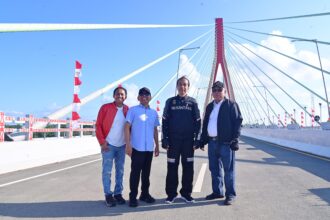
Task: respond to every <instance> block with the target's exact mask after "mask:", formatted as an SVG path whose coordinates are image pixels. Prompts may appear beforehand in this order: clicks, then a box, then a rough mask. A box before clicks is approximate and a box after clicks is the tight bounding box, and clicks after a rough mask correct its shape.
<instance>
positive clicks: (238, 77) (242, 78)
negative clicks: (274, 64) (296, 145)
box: [229, 57, 270, 124]
mask: <svg viewBox="0 0 330 220" xmlns="http://www.w3.org/2000/svg"><path fill="white" fill-rule="evenodd" d="M229 61H230V62H231V65H232V67H233V68H234V69H235V73H236V74H232V75H231V76H233V77H236V79H237V80H238V82H240V83H241V85H242V87H244V89H245V91H246V93H247V95H248V96H249V97H250V99H251V101H252V100H253V99H252V98H251V96H250V92H252V95H253V96H254V97H257V96H256V95H255V93H254V91H253V90H252V88H251V87H249V89H250V92H249V91H248V89H247V88H246V87H245V86H244V82H245V84H246V85H248V84H249V83H248V82H247V81H246V80H245V78H244V77H241V75H242V74H239V73H238V72H239V71H238V68H236V67H237V66H236V65H235V64H233V62H232V60H231V57H230V59H229ZM255 100H257V103H258V104H259V106H260V108H261V110H262V111H263V112H264V114H265V115H266V116H267V112H266V111H265V109H264V108H263V106H262V105H261V103H260V101H259V99H257V98H256V99H255ZM255 108H256V110H257V112H258V115H259V117H261V116H262V114H260V112H259V111H258V108H257V107H255ZM261 120H262V121H263V123H264V124H266V122H265V120H264V119H263V118H262V117H261ZM269 121H270V120H269Z"/></svg>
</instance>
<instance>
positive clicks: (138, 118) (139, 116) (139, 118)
mask: <svg viewBox="0 0 330 220" xmlns="http://www.w3.org/2000/svg"><path fill="white" fill-rule="evenodd" d="M126 121H127V122H128V123H130V124H131V144H132V145H133V146H132V147H133V148H134V149H135V150H137V151H154V128H155V127H157V126H159V121H158V115H157V112H156V111H155V110H154V109H151V108H150V107H148V108H146V107H144V106H143V105H141V104H140V105H136V106H134V107H131V108H129V110H128V112H127V115H126Z"/></svg>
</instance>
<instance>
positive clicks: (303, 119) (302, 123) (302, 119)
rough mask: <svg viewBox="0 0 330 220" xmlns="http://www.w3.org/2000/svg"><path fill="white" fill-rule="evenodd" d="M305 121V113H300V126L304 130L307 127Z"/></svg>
mask: <svg viewBox="0 0 330 220" xmlns="http://www.w3.org/2000/svg"><path fill="white" fill-rule="evenodd" d="M304 121H305V118H304V112H301V113H300V126H301V127H302V128H303V127H305V125H304Z"/></svg>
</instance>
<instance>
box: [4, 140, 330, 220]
mask: <svg viewBox="0 0 330 220" xmlns="http://www.w3.org/2000/svg"><path fill="white" fill-rule="evenodd" d="M240 146H241V148H240V150H239V151H238V152H237V154H236V161H237V163H236V168H237V170H236V171H237V172H236V176H237V179H236V183H237V194H238V196H237V200H236V202H235V204H234V205H232V206H224V205H223V200H214V201H205V200H204V197H205V196H206V195H207V194H209V193H210V192H211V178H210V173H209V171H208V166H206V165H204V164H207V162H208V160H207V153H206V151H205V152H202V151H200V150H198V151H196V156H195V180H194V184H195V185H196V182H197V186H195V191H196V192H194V193H193V197H194V198H195V199H196V203H194V204H186V203H185V202H183V200H180V199H178V200H177V201H176V202H175V203H174V204H172V205H168V204H165V203H164V200H165V198H166V194H165V176H166V154H165V152H164V151H163V152H162V153H161V154H160V156H159V157H158V158H154V159H153V164H152V171H151V187H150V192H151V194H152V195H153V196H154V197H155V198H156V199H157V201H156V203H155V204H152V205H149V204H146V203H143V202H140V203H139V207H137V208H130V207H128V205H121V206H119V205H117V206H116V207H111V208H109V207H106V206H105V204H104V197H103V190H102V185H101V160H100V155H93V156H88V157H83V158H79V159H74V160H69V161H65V162H62V163H56V164H50V165H46V166H42V167H37V168H32V169H28V170H22V171H17V172H12V173H7V174H3V175H0V219H15V218H16V219H17V218H19V219H54V218H61V219H81V218H86V219H87V218H89V219H109V217H111V218H110V219H134V220H138V219H144V220H146V219H153V220H154V219H157V220H162V219H171V220H175V219H180V220H182V219H186V220H187V219H189V220H192V219H207V218H208V219H330V160H327V159H322V158H317V157H313V156H309V155H305V154H301V153H299V152H295V151H291V150H287V149H283V148H280V147H277V146H273V145H270V144H266V143H263V142H259V141H255V140H252V139H246V138H243V139H242V140H241V144H240ZM202 167H203V168H205V167H206V172H205V175H204V176H203V172H201V174H200V171H201V170H202V171H203V169H202ZM129 172H130V158H128V157H126V164H125V176H124V193H123V195H124V197H125V198H126V199H127V198H128V193H129V192H128V191H129V189H128V177H129ZM199 176H200V178H198V177H199ZM199 188H200V189H199Z"/></svg>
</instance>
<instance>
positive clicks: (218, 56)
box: [204, 18, 235, 109]
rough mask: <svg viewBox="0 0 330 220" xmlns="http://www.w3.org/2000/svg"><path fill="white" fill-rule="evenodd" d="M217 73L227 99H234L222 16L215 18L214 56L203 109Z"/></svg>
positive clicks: (208, 100) (209, 96)
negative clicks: (226, 56) (224, 88)
mask: <svg viewBox="0 0 330 220" xmlns="http://www.w3.org/2000/svg"><path fill="white" fill-rule="evenodd" d="M218 75H222V76H223V83H224V84H225V87H226V89H227V97H228V98H229V99H232V100H235V95H234V90H233V86H232V84H231V80H230V75H229V71H228V67H227V62H226V58H225V45H224V34H223V19H222V18H217V19H215V57H214V61H213V67H212V73H211V77H210V81H209V86H208V91H207V95H206V99H205V106H204V109H205V108H206V105H207V104H208V103H209V102H210V99H211V87H212V84H213V82H214V81H215V80H216V78H217V76H218Z"/></svg>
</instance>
